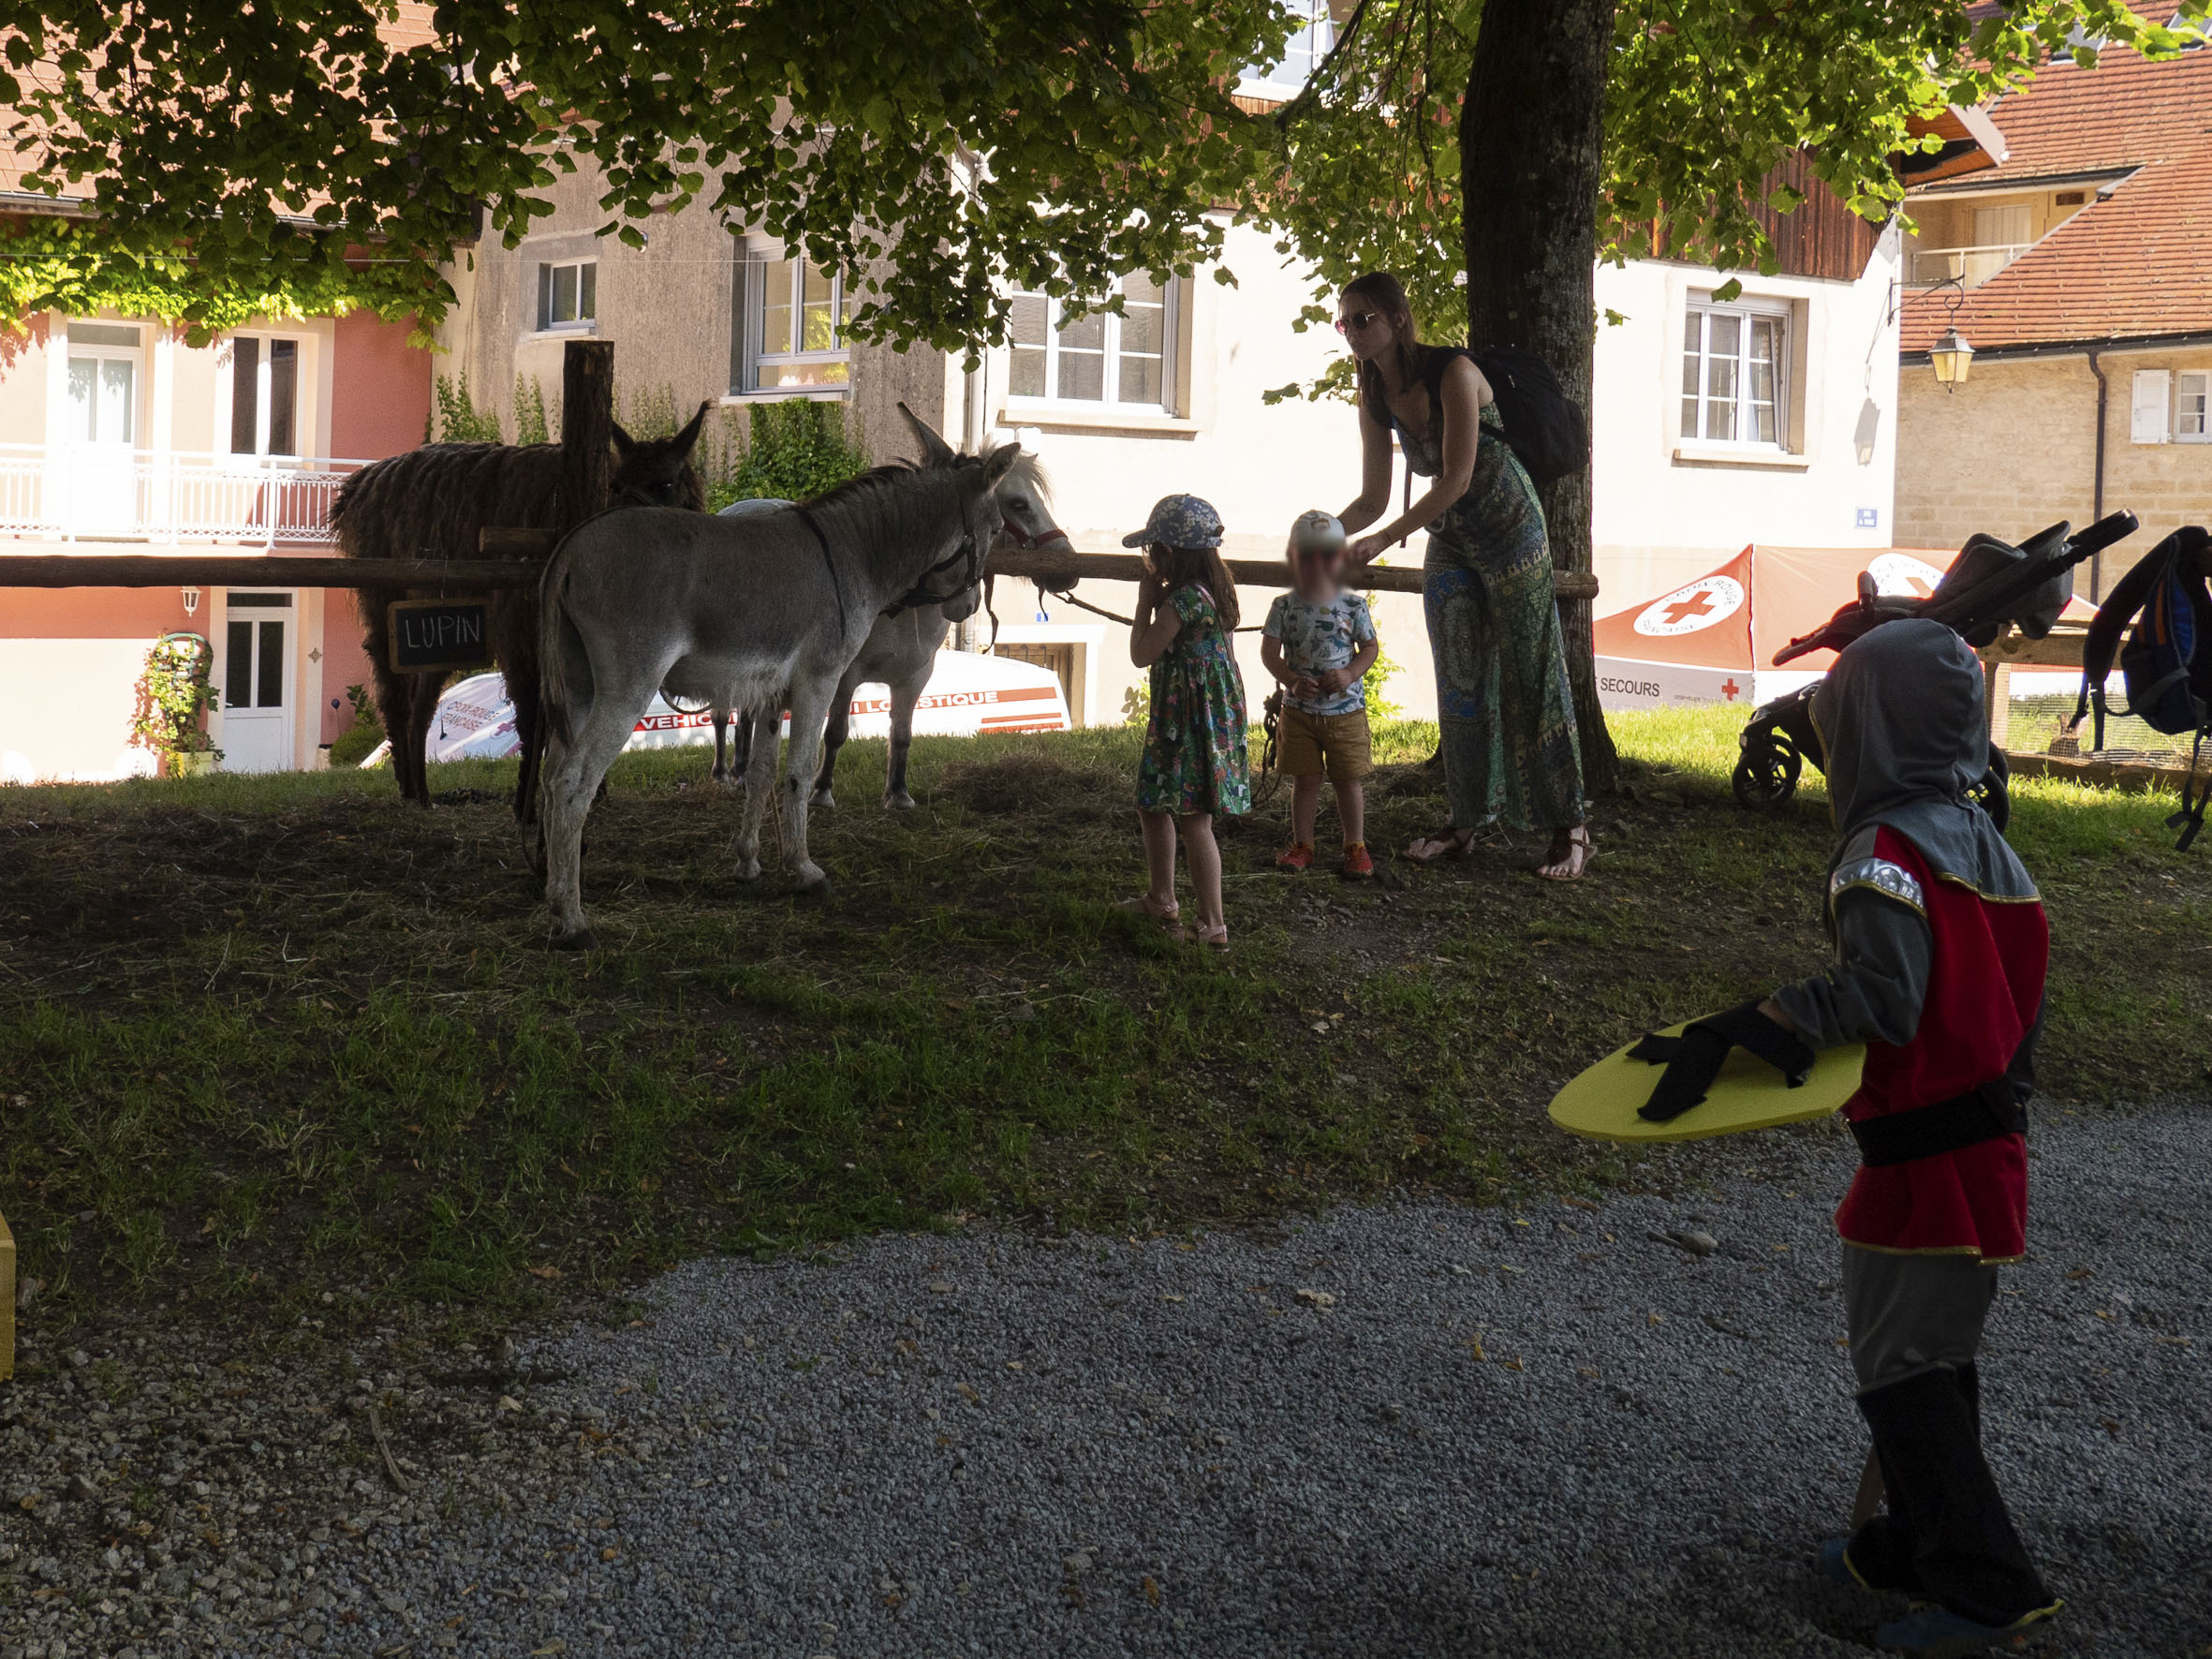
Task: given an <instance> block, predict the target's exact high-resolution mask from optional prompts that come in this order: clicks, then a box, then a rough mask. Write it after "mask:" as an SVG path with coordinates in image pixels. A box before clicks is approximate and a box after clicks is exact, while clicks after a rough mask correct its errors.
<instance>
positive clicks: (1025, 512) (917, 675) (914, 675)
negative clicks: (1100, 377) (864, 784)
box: [714, 422, 1072, 810]
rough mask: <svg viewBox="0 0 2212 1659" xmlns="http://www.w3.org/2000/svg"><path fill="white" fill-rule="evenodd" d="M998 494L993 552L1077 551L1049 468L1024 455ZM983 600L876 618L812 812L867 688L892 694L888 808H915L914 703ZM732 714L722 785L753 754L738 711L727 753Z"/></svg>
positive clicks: (724, 727) (929, 450)
mask: <svg viewBox="0 0 2212 1659" xmlns="http://www.w3.org/2000/svg"><path fill="white" fill-rule="evenodd" d="M915 435H916V437H919V438H920V439H921V441H922V457H923V459H924V461H925V462H926V463H927V464H928V465H930V466H943V465H950V464H951V460H952V459H953V451H952V448H951V445H950V444H948V443H946V442H945V440H944V439H943V438H941V437H938V436H937V435H936V433H934V432H932V431H930V430H929V428H928V427H926V426H922V425H920V423H919V422H917V425H916V434H915ZM994 494H995V495H996V496H997V497H998V512H999V518H1000V524H999V528H998V537H997V541H996V542H995V544H994V551H995V550H996V548H997V547H1000V546H1015V547H1025V548H1046V549H1051V550H1055V551H1059V552H1071V551H1072V548H1071V547H1070V545H1069V541H1068V534H1067V532H1066V531H1065V530H1063V529H1061V528H1060V526H1058V524H1056V523H1055V522H1054V519H1053V514H1052V508H1051V506H1050V505H1049V502H1050V496H1051V490H1050V485H1049V482H1048V481H1047V480H1046V478H1045V473H1044V464H1043V463H1042V462H1040V460H1038V458H1037V457H1036V456H1035V455H1032V454H1030V453H1029V452H1026V451H1024V452H1022V456H1021V458H1020V459H1019V460H1018V461H1016V462H1015V463H1014V464H1013V467H1012V468H1011V469H1010V470H1009V471H1008V473H1007V475H1006V476H1005V477H1004V478H1002V479H1000V480H999V481H998V487H997V489H996V490H995V492H994ZM790 505H791V503H790V502H789V501H778V500H774V499H773V498H769V499H761V500H753V501H737V502H733V503H731V504H730V506H728V507H725V508H724V509H722V516H723V517H725V518H738V517H747V516H750V515H752V514H755V513H761V512H773V511H775V510H776V509H778V508H783V507H789V506H790ZM982 602H983V585H982V584H981V582H978V583H977V584H975V585H973V586H971V587H968V588H966V589H964V590H962V591H961V592H960V593H957V594H955V595H954V596H953V597H952V598H951V599H950V600H946V601H945V603H943V604H941V605H912V606H904V607H897V608H894V609H892V610H891V611H889V612H887V613H885V614H884V615H881V616H878V617H877V618H876V625H875V626H874V627H873V628H871V629H869V630H868V639H867V643H866V644H863V646H862V647H861V649H860V655H858V656H857V657H855V658H854V659H852V665H851V666H850V667H849V668H848V669H847V670H846V671H845V677H844V678H843V679H841V680H839V681H838V682H837V693H836V697H835V699H834V701H833V702H832V704H830V723H829V729H828V731H827V732H826V733H824V734H823V738H822V769H821V771H820V773H819V774H818V776H817V777H816V778H815V780H814V798H813V799H812V801H811V802H810V803H809V805H810V806H812V807H834V806H836V804H837V801H836V797H835V795H834V794H833V793H832V783H833V779H834V778H835V775H836V771H837V751H838V750H839V749H841V748H844V747H845V740H846V736H847V733H848V732H849V731H850V729H851V723H852V694H853V693H854V692H855V691H856V690H858V689H860V688H861V687H863V686H868V685H882V686H888V687H890V688H891V753H890V757H889V760H888V763H887V764H886V766H885V770H884V777H883V804H884V805H885V806H886V807H895V808H898V809H901V810H905V809H907V808H910V807H913V805H914V797H913V796H912V795H911V794H909V793H907V751H908V750H909V749H910V748H912V746H913V742H914V708H915V705H916V704H919V703H920V702H921V701H922V692H923V691H924V690H925V689H928V686H929V678H930V675H931V674H933V673H934V672H935V671H936V665H937V650H938V648H939V647H940V646H942V645H943V644H944V643H945V629H946V626H947V625H948V624H950V623H954V622H961V621H965V620H966V618H967V617H970V616H972V615H975V614H976V611H977V609H978V608H979V607H980V606H981V604H982ZM730 712H731V711H730V710H729V709H727V708H719V707H718V708H716V709H715V769H714V778H715V782H717V783H734V782H735V781H736V780H737V779H738V778H740V777H741V776H743V774H744V773H745V767H746V763H747V762H748V760H749V759H750V756H751V752H752V742H753V722H752V718H751V717H750V716H749V715H747V714H746V712H745V710H743V709H739V710H737V711H736V714H737V739H736V742H735V743H734V744H733V745H730V746H729V751H728V752H727V754H726V752H725V745H726V744H727V743H728V738H729V733H730Z"/></svg>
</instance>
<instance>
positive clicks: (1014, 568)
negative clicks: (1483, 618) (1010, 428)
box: [477, 528, 1598, 600]
mask: <svg viewBox="0 0 2212 1659" xmlns="http://www.w3.org/2000/svg"><path fill="white" fill-rule="evenodd" d="M477 545H478V547H479V550H480V551H482V552H484V553H502V554H507V555H511V556H514V557H518V558H528V557H531V556H534V555H544V554H545V553H546V552H548V551H549V550H550V549H551V548H552V545H553V539H552V537H551V536H549V535H548V534H547V533H546V532H545V531H543V530H509V529H499V528H491V529H486V530H484V531H482V532H481V533H480V534H479V537H478V541H477ZM1223 562H1224V563H1225V564H1227V565H1228V566H1229V573H1230V575H1231V576H1232V577H1234V578H1235V579H1236V580H1237V581H1238V582H1240V583H1243V584H1245V585H1247V586H1252V587H1288V586H1289V585H1290V566H1289V565H1288V564H1287V563H1285V562H1284V561H1283V560H1281V559H1251V558H1232V559H1226V560H1224V561H1223ZM991 573H992V574H993V575H995V576H1003V577H1006V578H1007V579H1009V580H1010V581H1017V582H1034V581H1037V580H1039V579H1040V578H1041V579H1043V580H1044V581H1045V582H1047V583H1049V584H1052V585H1069V584H1072V583H1075V582H1078V581H1082V580H1084V579H1086V578H1087V579H1088V580H1090V581H1093V582H1134V581H1136V580H1137V579H1138V578H1139V577H1140V576H1142V575H1143V573H1144V561H1143V559H1141V558H1140V557H1138V555H1135V554H1133V553H1037V552H1029V551H1025V550H1019V549H1010V548H1008V549H1001V550H1000V551H998V552H996V553H994V554H993V555H991ZM1552 580H1553V583H1554V585H1555V588H1556V592H1557V594H1558V596H1559V598H1561V599H1563V600H1594V599H1596V598H1597V597H1598V578H1597V577H1596V576H1594V575H1591V574H1589V573H1588V572H1586V571H1582V570H1561V571H1559V572H1558V573H1557V574H1556V576H1554V577H1553V579H1552ZM1353 585H1354V586H1357V587H1364V588H1367V589H1369V590H1371V591H1373V592H1377V593H1419V592H1420V591H1421V572H1420V571H1419V570H1414V569H1409V568H1408V567H1406V566H1403V565H1370V566H1368V567H1367V569H1366V570H1363V571H1361V572H1360V573H1359V575H1358V576H1357V577H1355V578H1354V579H1353Z"/></svg>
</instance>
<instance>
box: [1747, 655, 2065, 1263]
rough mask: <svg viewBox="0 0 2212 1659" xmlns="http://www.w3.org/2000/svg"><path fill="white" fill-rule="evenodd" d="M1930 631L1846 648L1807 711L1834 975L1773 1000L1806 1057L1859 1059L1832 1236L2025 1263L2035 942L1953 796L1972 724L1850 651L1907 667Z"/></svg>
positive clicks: (2042, 955)
mask: <svg viewBox="0 0 2212 1659" xmlns="http://www.w3.org/2000/svg"><path fill="white" fill-rule="evenodd" d="M1938 627H1939V625H1938V624H1935V623H1918V622H1912V623H1902V622H1900V623H1891V624H1889V625H1888V626H1887V627H1884V628H1882V629H1880V630H1876V632H1875V633H1873V634H1871V635H1869V636H1867V638H1866V639H1865V640H1864V641H1861V642H1860V643H1859V644H1857V645H1854V646H1853V647H1852V653H1853V654H1855V655H1857V656H1858V658H1859V660H1858V661H1857V662H1856V663H1854V665H1853V666H1854V667H1855V668H1857V669H1859V670H1861V671H1862V672H1858V673H1851V672H1848V671H1847V672H1844V673H1841V674H1835V675H1831V682H1832V683H1831V684H1824V685H1823V686H1822V688H1821V693H1820V694H1819V695H1818V696H1817V697H1816V699H1815V704H1814V712H1815V717H1816V720H1817V722H1818V724H1819V725H1820V727H1821V735H1822V738H1823V741H1824V742H1826V743H1829V744H1830V752H1829V767H1828V771H1829V784H1830V792H1831V797H1832V799H1834V800H1835V802H1836V812H1837V816H1838V819H1839V820H1840V821H1841V822H1843V823H1844V824H1845V825H1846V826H1847V827H1846V835H1845V837H1844V839H1843V841H1842V842H1841V844H1840V845H1839V846H1838V849H1837V852H1836V859H1835V863H1834V866H1833V868H1832V870H1831V873H1830V877H1829V882H1828V920H1829V926H1830V928H1831V930H1832V932H1833V934H1834V937H1835V940H1836V965H1835V966H1834V967H1832V968H1830V969H1829V970H1827V971H1826V972H1824V973H1821V974H1819V975H1817V976H1815V977H1813V978H1810V979H1806V980H1802V981H1800V982H1799V983H1797V984H1795V985H1788V986H1785V987H1783V988H1782V989H1780V990H1777V992H1776V993H1775V1000H1777V1002H1778V1003H1780V1004H1781V1007H1782V1009H1783V1011H1784V1012H1785V1013H1787V1014H1788V1015H1790V1017H1791V1019H1792V1020H1793V1021H1794V1022H1795V1023H1796V1025H1797V1027H1798V1030H1799V1034H1800V1035H1801V1036H1802V1037H1803V1039H1804V1040H1805V1041H1806V1043H1808V1044H1811V1045H1812V1046H1813V1047H1815V1048H1825V1047H1833V1046H1835V1045H1836V1044H1843V1043H1858V1042H1863V1043H1865V1044H1866V1068H1865V1075H1864V1077H1863V1079H1862V1081H1861V1083H1860V1087H1859V1090H1858V1092H1857V1093H1856V1094H1854V1095H1853V1096H1852V1097H1851V1100H1850V1101H1849V1102H1848V1103H1847V1104H1845V1106H1844V1108H1843V1115H1844V1117H1845V1118H1847V1119H1848V1120H1849V1121H1850V1123H1851V1130H1852V1133H1853V1134H1854V1135H1855V1136H1856V1137H1857V1138H1858V1140H1859V1144H1860V1148H1861V1151H1862V1155H1863V1156H1864V1158H1865V1164H1864V1166H1863V1167H1862V1168H1861V1169H1860V1170H1859V1173H1858V1175H1857V1178H1855V1179H1854V1180H1853V1181H1852V1183H1851V1192H1849V1193H1848V1194H1847V1195H1846V1196H1845V1198H1844V1201H1843V1204H1842V1207H1840V1208H1838V1209H1837V1211H1836V1230H1837V1232H1839V1233H1840V1234H1841V1235H1842V1236H1843V1237H1844V1238H1845V1239H1846V1240H1847V1241H1848V1242H1850V1243H1851V1244H1856V1245H1861V1246H1864V1247H1865V1248H1867V1249H1871V1250H1882V1251H1899V1252H1927V1253H1943V1254H1959V1255H1973V1256H1978V1257H1980V1258H1981V1259H1983V1261H1988V1262H2002V1261H2012V1260H2015V1259H2017V1258H2018V1257H2019V1256H2020V1255H2021V1253H2022V1252H2024V1250H2025V1249H2026V1247H2027V1220H2028V1159H2027V1148H2026V1145H2025V1141H2024V1137H2023V1135H2022V1133H2020V1132H2021V1130H2022V1129H2024V1128H2025V1125H2026V1114H2025V1110H2024V1108H2025V1105H2026V1103H2027V1099H2028V1093H2029V1090H2030V1089H2031V1087H2032V1083H2033V1075H2034V1071H2033V1067H2034V1058H2035V1040H2036V1036H2037V1033H2038V1031H2039V1030H2040V1029H2041V1027H2042V1004H2043V977H2044V972H2045V970H2046V968H2047V965H2048V961H2049V947H2050V930H2049V926H2048V925H2047V923H2046V922H2045V920H2044V916H2043V908H2042V901H2041V899H2040V897H2039V896H2038V895H2037V893H2036V890H2035V886H2034V883H2033V882H2032V881H2030V880H2029V879H2028V872H2027V870H2026V869H2025V868H2023V867H2022V866H2021V864H2020V861H2019V859H2018V858H2016V857H2015V856H2013V851H2012V849H2011V848H2010V847H2008V846H2006V845H2005V842H2004V839H2003V837H2000V836H1999V835H1998V833H1997V831H1996V829H1995V827H1994V826H1993V825H1991V824H1990V823H1989V822H1988V819H1987V817H1986V816H1985V815H1984V814H1983V812H1982V811H1981V810H1980V809H1979V808H1978V807H1974V806H1973V805H1971V804H1970V803H1969V802H1968V801H1967V800H1966V799H1965V798H1964V792H1963V785H1962V783H1961V779H1962V778H1965V779H1968V780H1972V779H1978V778H1980V776H1981V772H1982V769H1983V767H1985V766H1986V764H1987V749H1986V748H1985V747H1984V746H1983V739H1982V736H1981V726H1980V722H1979V720H1978V719H1973V718H1966V711H1965V710H1964V709H1961V710H1947V709H1942V708H1937V707H1932V706H1930V705H1929V698H1928V683H1927V678H1926V676H1925V674H1914V675H1910V676H1908V675H1906V674H1886V675H1885V674H1881V673H1880V662H1879V661H1868V660H1866V659H1871V658H1879V657H1880V656H1881V655H1884V653H1882V652H1881V651H1880V649H1879V647H1878V648H1877V649H1876V650H1875V651H1866V650H1865V647H1866V646H1868V645H1872V644H1875V642H1877V641H1881V642H1882V643H1883V644H1887V645H1890V646H1892V647H1895V649H1896V650H1898V651H1899V652H1900V653H1901V652H1903V651H1905V650H1909V649H1910V650H1912V651H1913V652H1914V653H1915V654H1916V655H1921V654H1924V652H1925V651H1926V650H1927V649H1929V648H1930V647H1931V644H1932V642H1931V641H1930V640H1928V639H1925V638H1916V637H1913V636H1915V635H1917V634H1918V632H1919V630H1922V629H1930V630H1933V629H1937V628H1938ZM1941 631H1942V632H1943V633H1945V634H1949V637H1950V645H1949V646H1945V647H1944V648H1943V653H1942V654H1944V655H1955V656H1956V657H1957V658H1958V659H1960V660H1959V661H1958V662H1957V663H1955V664H1952V663H1946V664H1945V665H1944V666H1945V667H1947V668H1950V669H1953V670H1954V671H1955V672H1954V674H1952V675H1951V676H1949V678H1950V679H1955V680H1956V681H1957V682H1958V683H1957V684H1956V685H1955V686H1949V680H1944V681H1940V682H1939V689H1943V688H1944V687H1948V688H1949V689H1950V690H1951V691H1952V692H1953V693H1954V694H1955V695H1956V696H1957V697H1958V698H1960V699H1961V700H1962V701H1963V700H1967V699H1969V698H1970V701H1971V703H1972V704H1973V705H1974V707H1975V709H1976V710H1978V708H1979V704H1980V693H1981V686H1980V674H1979V670H1978V665H1977V664H1976V663H1975V661H1974V658H1973V655H1972V653H1971V652H1970V651H1969V650H1968V648H1967V646H1966V644H1965V643H1964V642H1963V641H1960V640H1959V639H1958V637H1957V636H1956V635H1955V634H1950V630H1941ZM1886 636H1894V637H1886ZM1952 647H1955V649H1954V650H1953V649H1952ZM1923 662H1924V656H1923ZM1842 666H1843V665H1842V664H1841V663H1839V669H1840V668H1842ZM1866 670H1872V671H1873V672H1871V673H1869V672H1865V671H1866ZM1836 680H1842V681H1843V682H1844V683H1843V684H1840V685H1836V684H1834V683H1833V682H1835V681H1836ZM1885 682H1886V683H1885ZM1908 685H1910V686H1911V687H1912V692H1911V694H1910V695H1907V694H1906V687H1907V686H1908ZM1832 693H1833V695H1832ZM1939 700H1940V699H1939ZM1962 728H1963V730H1964V731H1965V732H1967V733H1970V735H1971V744H1970V747H1969V746H1967V745H1966V744H1964V743H1963V742H1962V740H1961V739H1960V738H1959V737H1958V736H1957V735H1956V733H1958V732H1959V731H1960V730H1961V729H1962ZM1832 732H1833V733H1835V734H1836V739H1840V740H1841V744H1842V748H1841V750H1840V751H1839V748H1837V747H1836V743H1835V742H1834V741H1833V740H1831V738H1830V733H1832Z"/></svg>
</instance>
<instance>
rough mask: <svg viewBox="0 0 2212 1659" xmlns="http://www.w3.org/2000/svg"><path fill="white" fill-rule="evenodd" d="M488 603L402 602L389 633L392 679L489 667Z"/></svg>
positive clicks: (396, 605) (392, 614) (392, 616)
mask: <svg viewBox="0 0 2212 1659" xmlns="http://www.w3.org/2000/svg"><path fill="white" fill-rule="evenodd" d="M490 613H491V601H490V600H398V601H397V602H396V603H394V604H393V605H392V606H391V612H390V621H389V625H388V630H387V631H388V632H389V633H390V635H391V667H392V672H394V673H395V674H435V673H442V672H445V671H447V670H449V669H462V668H489V667H491V666H492V649H491V630H490V626H489V623H490Z"/></svg>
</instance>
